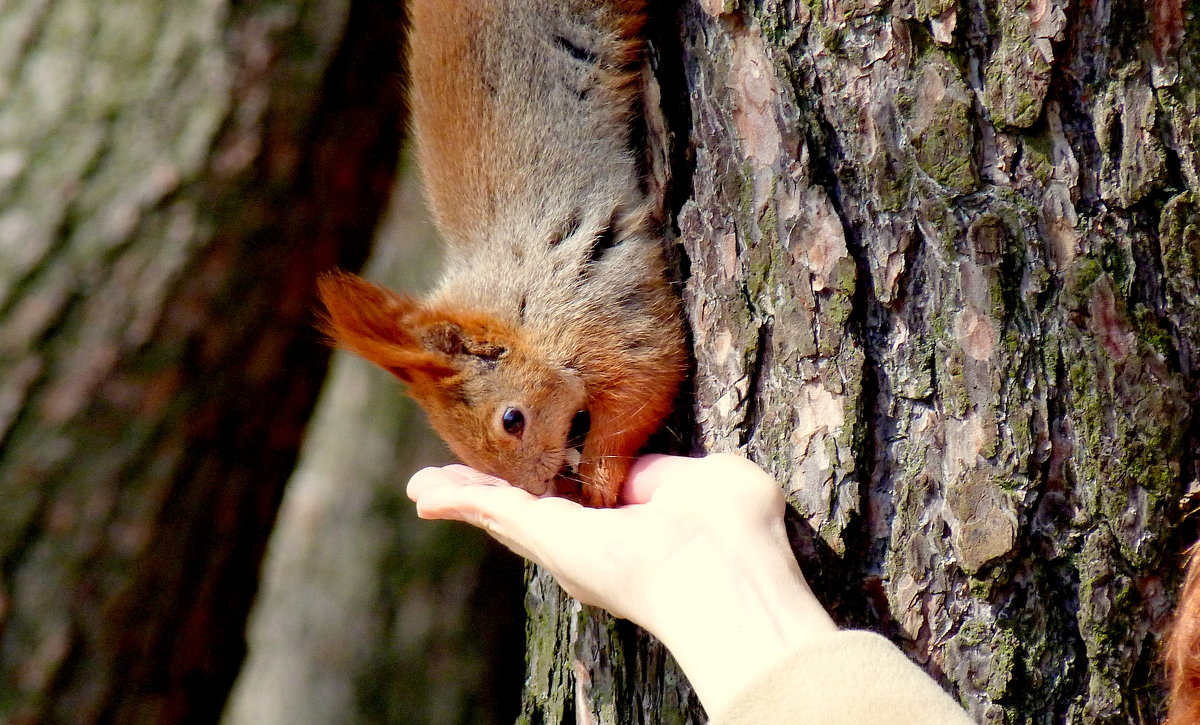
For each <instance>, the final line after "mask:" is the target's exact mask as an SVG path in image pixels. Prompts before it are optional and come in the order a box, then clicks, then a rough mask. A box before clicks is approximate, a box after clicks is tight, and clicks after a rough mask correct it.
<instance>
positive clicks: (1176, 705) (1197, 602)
mask: <svg viewBox="0 0 1200 725" xmlns="http://www.w3.org/2000/svg"><path fill="white" fill-rule="evenodd" d="M1166 662H1167V676H1168V678H1169V680H1170V690H1171V692H1170V695H1171V699H1170V707H1169V709H1168V710H1167V725H1192V724H1193V723H1200V543H1197V544H1196V545H1194V546H1193V547H1192V551H1191V555H1190V556H1189V558H1188V569H1187V580H1186V581H1185V582H1184V585H1183V595H1182V596H1181V597H1180V599H1179V609H1178V610H1177V611H1176V613H1175V623H1174V624H1173V625H1172V626H1171V632H1170V634H1169V635H1168V637H1167V647H1166Z"/></svg>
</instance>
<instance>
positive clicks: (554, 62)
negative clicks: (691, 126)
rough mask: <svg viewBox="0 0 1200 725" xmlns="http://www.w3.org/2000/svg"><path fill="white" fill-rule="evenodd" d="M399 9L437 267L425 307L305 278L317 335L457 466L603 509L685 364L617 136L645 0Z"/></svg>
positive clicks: (658, 246) (645, 202) (650, 220)
mask: <svg viewBox="0 0 1200 725" xmlns="http://www.w3.org/2000/svg"><path fill="white" fill-rule="evenodd" d="M408 6H409V16H410V22H411V27H410V31H409V48H408V65H409V69H410V73H411V109H412V121H413V128H414V134H415V138H416V142H417V159H418V163H419V165H420V167H421V170H422V173H423V177H424V183H425V191H426V195H427V197H428V201H429V203H430V207H431V209H432V211H433V215H434V219H435V221H436V223H437V226H438V228H439V230H440V231H441V233H442V236H443V237H444V238H445V240H446V243H447V247H448V248H447V253H446V259H447V263H446V269H445V271H444V274H443V277H442V279H441V282H440V284H439V285H438V286H437V288H436V289H435V290H434V291H433V292H432V293H431V294H430V295H429V296H428V297H427V298H425V299H413V298H411V297H408V296H406V295H401V294H397V293H395V292H392V291H390V290H386V289H383V288H381V287H378V286H375V285H372V284H370V283H368V282H366V281H364V280H362V279H360V278H358V277H355V276H352V275H348V274H341V273H337V274H332V275H328V276H325V277H324V278H322V279H321V280H320V282H319V291H320V296H321V299H322V301H323V302H324V304H325V307H326V310H327V311H328V317H327V323H326V328H327V330H328V332H329V333H330V335H331V337H332V338H333V339H334V341H335V342H336V344H338V345H340V346H341V347H343V348H345V349H347V350H350V351H351V352H354V353H357V354H358V355H361V356H362V357H364V358H366V359H367V360H370V361H372V362H374V363H376V364H378V365H380V366H381V367H383V368H384V369H386V370H388V371H389V372H391V373H393V374H394V375H395V376H396V377H398V378H399V379H400V380H402V381H403V382H404V383H405V384H406V385H407V388H408V392H409V393H410V394H411V395H412V397H413V398H414V399H416V401H417V402H418V403H420V405H421V406H422V407H423V408H424V410H425V412H426V413H427V415H428V417H429V420H430V423H431V424H432V425H433V427H434V428H435V429H436V430H437V431H438V433H439V434H440V435H441V436H442V438H443V439H445V440H446V442H447V443H448V444H449V446H450V448H451V449H452V450H453V451H454V453H455V454H456V455H458V457H459V458H461V459H462V461H463V462H465V463H467V464H468V465H471V466H473V467H475V468H478V469H480V470H482V471H485V472H487V473H490V474H493V475H496V476H499V477H501V478H504V479H507V480H508V481H509V482H511V483H513V484H515V485H518V486H520V487H521V488H524V489H525V490H527V491H529V492H531V493H533V494H537V495H542V494H559V495H568V496H573V497H577V498H578V499H580V500H581V501H582V502H583V503H585V504H587V505H590V506H597V507H601V506H613V505H615V504H616V501H617V493H618V491H619V489H620V485H621V483H622V481H623V480H624V478H625V475H626V473H627V472H628V470H629V466H630V465H631V463H632V462H633V457H634V456H635V455H636V454H637V452H638V450H639V449H640V448H641V447H642V446H643V445H644V444H645V442H646V440H647V438H648V437H649V436H650V435H651V434H652V433H653V432H654V431H655V430H656V429H657V428H658V427H659V426H660V424H661V423H662V420H663V418H664V417H665V416H666V415H667V414H668V413H669V412H670V409H671V407H672V404H673V401H674V398H675V395H676V392H677V390H678V387H679V384H680V381H681V379H682V377H683V375H684V371H685V365H686V353H685V348H684V332H683V323H682V317H681V314H680V308H679V300H678V298H677V296H676V294H675V292H674V291H673V289H672V287H671V284H670V282H669V280H668V276H667V265H666V261H665V256H664V245H665V239H664V232H663V228H662V224H661V221H660V220H659V219H658V218H656V214H655V212H654V211H653V210H654V209H655V208H656V207H655V204H654V199H652V198H651V195H650V194H649V192H647V191H646V187H647V184H646V182H645V179H643V178H642V171H641V168H642V164H641V163H640V162H641V161H642V160H643V159H642V158H641V157H640V154H642V153H643V151H642V150H640V149H638V148H636V145H637V142H636V140H635V139H636V138H637V137H638V135H637V134H636V133H635V130H634V123H635V119H636V118H637V116H636V112H635V109H636V105H637V104H638V103H639V102H640V100H641V93H642V87H641V84H642V82H643V81H642V79H643V77H644V76H643V75H642V74H643V71H644V70H645V64H646V57H645V55H646V53H645V43H644V40H643V37H642V29H643V24H644V19H645V3H644V2H642V1H641V0H608V1H607V2H606V1H597V0H590V1H587V2H584V1H568V2H556V3H528V2H526V0H413V1H412V2H409V4H408Z"/></svg>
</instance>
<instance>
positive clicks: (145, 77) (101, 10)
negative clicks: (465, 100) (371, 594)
mask: <svg viewBox="0 0 1200 725" xmlns="http://www.w3.org/2000/svg"><path fill="white" fill-rule="evenodd" d="M398 12H399V11H398V10H397V9H395V8H393V7H391V6H389V5H388V4H386V3H384V4H381V3H359V2H354V3H348V2H345V1H344V0H322V1H320V2H313V3H301V4H297V3H288V2H270V1H263V2H250V3H230V2H222V1H220V0H217V1H215V2H194V1H191V2H166V1H165V0H100V1H97V0H18V1H17V2H9V3H5V4H0V501H2V502H3V504H2V505H0V720H2V721H4V722H6V723H54V722H71V723H134V722H137V723H143V722H145V723H151V722H155V723H201V722H213V721H215V719H216V717H217V716H218V714H219V712H220V708H221V705H222V703H223V701H224V698H225V696H226V692H227V690H228V687H229V684H230V683H231V682H232V679H233V676H234V674H235V672H236V668H237V666H238V665H239V663H240V660H241V657H242V653H243V649H244V644H243V635H242V626H243V624H244V620H245V616H246V611H247V608H248V607H249V604H250V599H251V596H252V594H253V592H254V588H255V576H256V574H257V569H258V563H259V560H260V557H261V553H262V550H263V547H264V545H265V541H266V537H267V534H268V531H269V528H270V526H271V524H272V521H273V519H274V516H275V510H276V507H277V505H278V501H279V498H280V495H281V490H282V486H283V483H284V481H285V480H286V477H287V475H288V473H289V472H290V470H291V468H292V466H293V463H294V460H295V457H296V450H297V447H298V445H299V443H300V439H301V436H302V433H303V430H304V425H305V422H306V420H307V417H308V415H309V412H310V409H311V406H312V404H313V400H314V398H315V395H316V391H317V389H318V386H319V385H320V380H321V376H322V373H323V370H324V366H325V361H326V357H327V352H326V351H325V349H324V348H323V346H322V345H321V344H320V342H319V340H318V339H317V337H318V336H317V335H316V334H314V332H313V331H312V327H311V325H312V322H313V314H312V313H313V309H314V296H313V280H314V277H315V276H316V274H317V273H319V272H320V271H323V270H326V269H329V268H331V267H334V266H339V265H340V266H346V267H351V268H353V267H355V266H357V265H358V264H360V263H361V261H362V259H363V258H364V256H365V252H366V247H367V243H368V240H369V238H370V234H371V231H372V229H373V226H374V224H375V220H376V218H377V216H378V214H379V212H380V209H381V208H382V205H383V203H384V201H385V200H386V196H387V192H388V189H389V187H390V184H391V179H392V176H393V173H394V169H395V160H396V158H397V146H398V139H399V136H400V133H399V131H400V129H401V126H402V124H401V118H402V99H401V97H400V84H399V83H398V82H397V81H396V78H397V75H398V74H399V72H400V68H399V58H400V54H399V51H398V48H399V46H400V29H401V23H400V18H399V17H398Z"/></svg>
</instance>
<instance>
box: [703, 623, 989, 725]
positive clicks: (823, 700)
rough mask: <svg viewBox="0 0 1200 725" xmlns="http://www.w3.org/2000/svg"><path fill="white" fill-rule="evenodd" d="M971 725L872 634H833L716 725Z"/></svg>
mask: <svg viewBox="0 0 1200 725" xmlns="http://www.w3.org/2000/svg"><path fill="white" fill-rule="evenodd" d="M875 722H886V723H889V724H890V725H908V724H910V723H911V724H913V725H916V724H917V723H921V724H923V725H969V724H970V723H971V720H970V718H968V717H967V714H966V712H964V711H963V709H962V708H961V707H959V705H958V704H957V703H956V702H954V700H952V699H951V698H950V696H949V695H947V694H946V693H945V692H943V691H942V689H941V688H940V687H939V686H938V685H937V683H936V682H934V681H933V679H932V678H930V677H929V675H927V674H925V672H924V671H922V670H921V669H920V668H919V667H917V666H916V665H915V664H913V663H912V662H911V661H909V659H908V658H907V657H906V656H905V655H904V653H903V652H901V651H900V650H899V649H898V648H897V647H896V646H895V645H893V644H892V643H891V642H889V641H888V640H887V639H885V638H883V637H881V636H879V635H878V634H875V633H873V632H864V631H850V630H847V631H842V632H838V633H836V634H831V635H827V636H824V637H821V638H818V639H816V640H813V641H812V642H809V643H807V644H805V645H804V646H802V647H801V648H799V649H797V650H795V651H794V652H792V653H791V654H789V655H787V656H786V657H785V658H784V659H783V660H781V661H779V662H777V663H776V664H775V665H773V666H771V667H769V668H768V669H767V670H766V671H764V672H763V673H762V674H760V675H759V676H758V677H756V678H755V679H754V680H752V681H751V682H750V684H749V685H747V686H746V687H745V688H744V689H743V690H742V691H741V692H740V693H739V694H738V695H737V696H736V697H735V698H734V700H733V702H731V703H730V704H729V705H728V707H726V708H725V710H724V712H719V713H717V714H716V717H714V718H713V719H712V721H711V725H751V724H753V725H772V724H773V723H788V724H789V725H791V724H800V723H821V724H822V725H841V724H842V723H846V724H852V725H858V724H860V723H875Z"/></svg>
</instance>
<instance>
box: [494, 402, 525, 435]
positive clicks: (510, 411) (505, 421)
mask: <svg viewBox="0 0 1200 725" xmlns="http://www.w3.org/2000/svg"><path fill="white" fill-rule="evenodd" d="M500 425H502V426H504V432H505V433H507V434H509V435H510V436H513V437H515V438H520V437H521V434H522V433H524V432H525V414H524V413H522V412H521V411H520V409H518V408H505V409H504V414H503V415H501V416H500Z"/></svg>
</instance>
